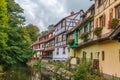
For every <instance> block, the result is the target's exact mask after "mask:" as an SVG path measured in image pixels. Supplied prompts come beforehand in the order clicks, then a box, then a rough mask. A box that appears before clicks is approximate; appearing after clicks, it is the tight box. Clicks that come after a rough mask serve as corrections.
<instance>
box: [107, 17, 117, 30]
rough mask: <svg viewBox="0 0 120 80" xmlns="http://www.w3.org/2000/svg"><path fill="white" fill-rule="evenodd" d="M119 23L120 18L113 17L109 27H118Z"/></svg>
mask: <svg viewBox="0 0 120 80" xmlns="http://www.w3.org/2000/svg"><path fill="white" fill-rule="evenodd" d="M118 24H119V19H116V18H113V19H112V22H111V23H109V28H110V29H116V28H117V26H118Z"/></svg>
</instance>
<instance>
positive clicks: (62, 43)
mask: <svg viewBox="0 0 120 80" xmlns="http://www.w3.org/2000/svg"><path fill="white" fill-rule="evenodd" d="M63 45H66V41H62V42H59V43H56V44H55V46H63Z"/></svg>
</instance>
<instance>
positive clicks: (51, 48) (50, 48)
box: [45, 46, 55, 51]
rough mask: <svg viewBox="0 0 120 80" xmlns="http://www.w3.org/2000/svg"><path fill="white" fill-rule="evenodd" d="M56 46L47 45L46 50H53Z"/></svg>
mask: <svg viewBox="0 0 120 80" xmlns="http://www.w3.org/2000/svg"><path fill="white" fill-rule="evenodd" d="M54 48H55V46H51V47H47V48H45V51H53V50H54Z"/></svg>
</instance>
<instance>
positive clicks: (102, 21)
mask: <svg viewBox="0 0 120 80" xmlns="http://www.w3.org/2000/svg"><path fill="white" fill-rule="evenodd" d="M99 19H100V24H99V25H100V27H103V26H104V19H103V16H101V17H100V18H99Z"/></svg>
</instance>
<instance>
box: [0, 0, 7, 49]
mask: <svg viewBox="0 0 120 80" xmlns="http://www.w3.org/2000/svg"><path fill="white" fill-rule="evenodd" d="M6 12H7V9H6V2H5V0H2V1H1V2H0V47H4V46H6V41H7V34H6V33H5V31H6V29H7V22H8V18H7V15H6Z"/></svg>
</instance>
